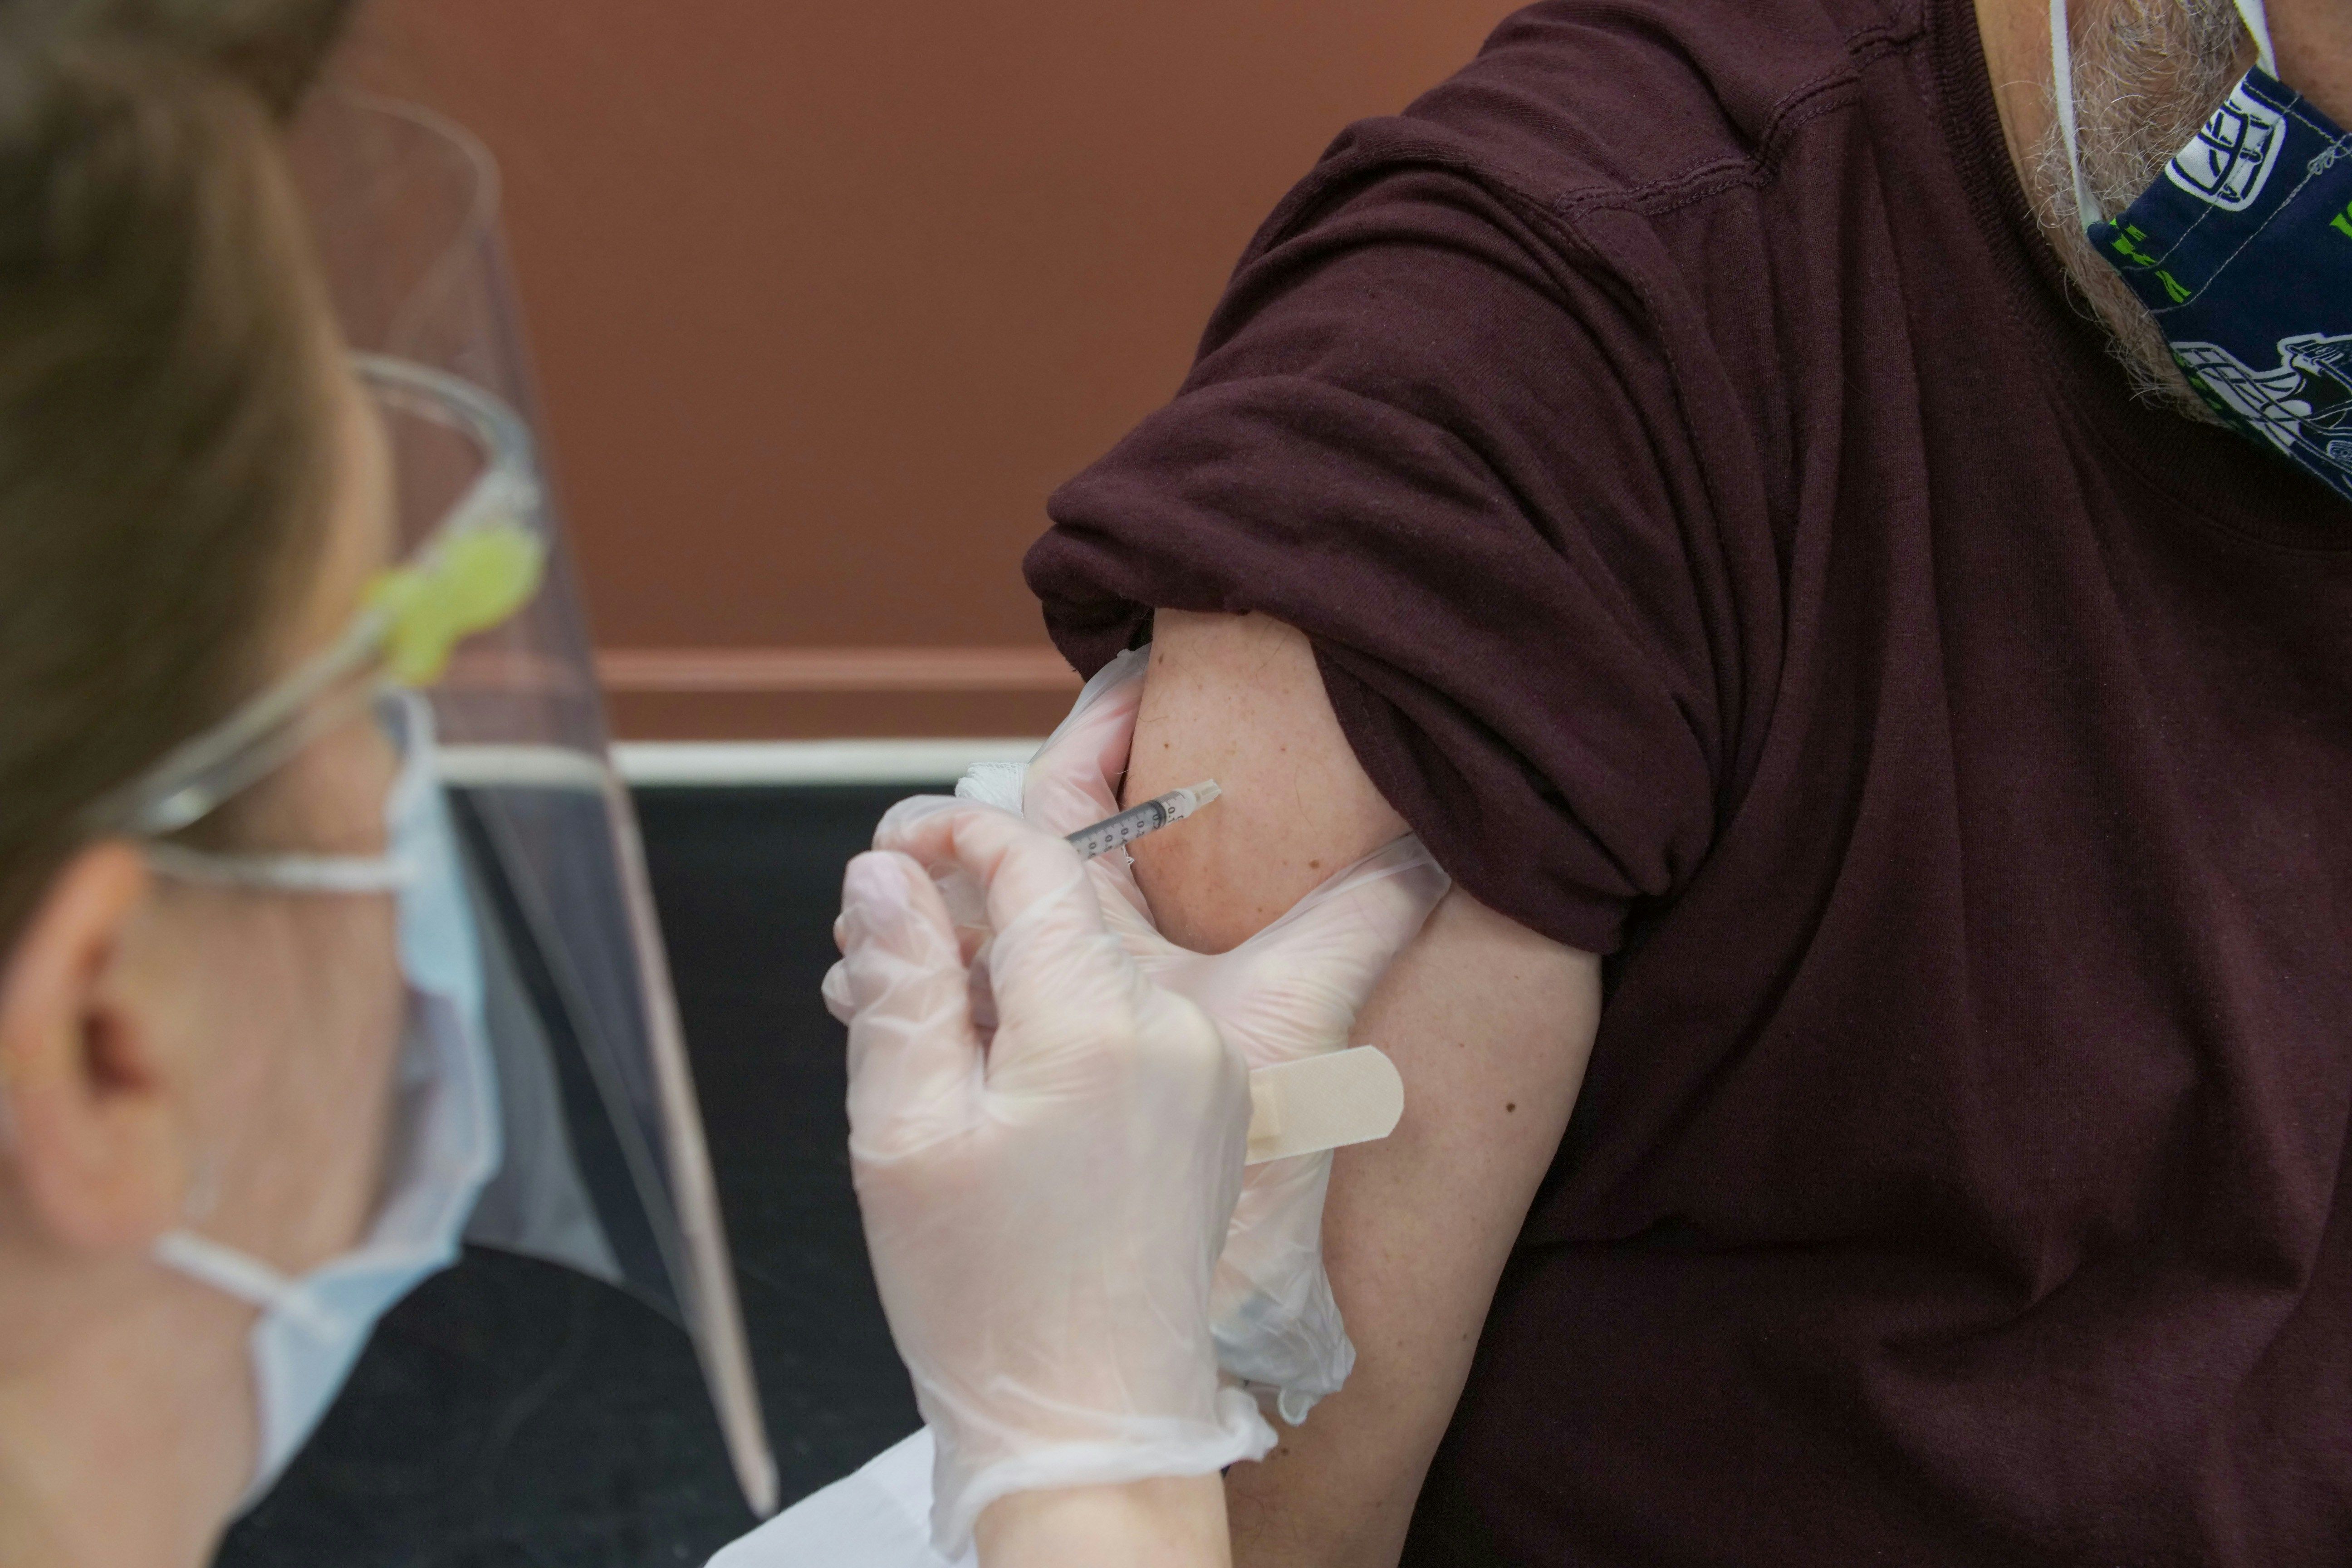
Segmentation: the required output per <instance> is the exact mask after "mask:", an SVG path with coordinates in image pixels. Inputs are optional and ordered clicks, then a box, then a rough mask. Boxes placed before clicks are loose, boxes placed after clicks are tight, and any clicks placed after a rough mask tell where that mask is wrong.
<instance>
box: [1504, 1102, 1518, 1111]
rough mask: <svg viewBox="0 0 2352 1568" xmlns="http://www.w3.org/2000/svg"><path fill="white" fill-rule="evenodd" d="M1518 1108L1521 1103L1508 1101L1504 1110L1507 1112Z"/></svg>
mask: <svg viewBox="0 0 2352 1568" xmlns="http://www.w3.org/2000/svg"><path fill="white" fill-rule="evenodd" d="M1518 1108H1519V1102H1518V1101H1517V1100H1505V1101H1504V1102H1503V1109H1504V1110H1506V1111H1512V1110H1517V1109H1518Z"/></svg>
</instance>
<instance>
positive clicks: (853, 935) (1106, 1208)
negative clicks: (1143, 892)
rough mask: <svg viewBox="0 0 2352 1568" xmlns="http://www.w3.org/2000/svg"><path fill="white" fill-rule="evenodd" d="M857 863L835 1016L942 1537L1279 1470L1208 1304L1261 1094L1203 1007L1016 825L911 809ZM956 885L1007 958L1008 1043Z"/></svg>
mask: <svg viewBox="0 0 2352 1568" xmlns="http://www.w3.org/2000/svg"><path fill="white" fill-rule="evenodd" d="M875 844H876V847H877V849H878V850H881V851H884V852H883V853H877V854H869V855H863V856H860V857H858V858H856V860H854V861H852V862H851V863H850V867H849V871H848V875H847V877H846V878H845V882H844V887H843V913H842V919H841V922H840V924H839V926H838V927H837V930H838V932H839V934H840V937H841V942H842V949H843V958H842V962H841V963H838V964H836V965H835V968H834V971H833V973H831V974H829V975H827V976H826V979H825V996H826V1000H827V1002H828V1004H829V1005H831V1006H832V1007H833V1009H834V1011H835V1015H836V1016H839V1017H841V1018H843V1019H844V1020H845V1022H846V1023H847V1024H848V1025H849V1128H850V1131H849V1152H850V1168H851V1174H852V1176H853V1178H854V1179H855V1182H856V1188H857V1203H858V1210H859V1213H860V1215H862V1217H863V1219H864V1221H865V1226H866V1245H867V1248H868V1250H869V1251H870V1253H871V1254H872V1257H873V1261H874V1273H875V1279H876V1283H877V1285H878V1286H879V1288H880V1290H881V1296H882V1304H883V1308H884V1310H885V1312H886V1314H887V1316H888V1318H889V1321H890V1335H891V1338H892V1339H893V1340H894V1341H895V1342H897V1344H898V1353H899V1355H900V1357H901V1358H902V1359H904V1361H905V1362H906V1363H907V1369H908V1373H911V1374H912V1377H913V1379H914V1384H915V1399H916V1403H917V1404H918V1405H919V1406H920V1407H921V1410H922V1413H923V1420H924V1422H925V1424H926V1425H928V1426H929V1427H930V1429H931V1433H932V1436H933V1438H934V1440H935V1442H936V1444H937V1460H936V1464H935V1468H934V1473H933V1482H932V1495H933V1505H932V1515H931V1519H932V1536H933V1540H934V1541H935V1542H936V1543H937V1544H938V1546H939V1548H940V1551H941V1552H942V1553H943V1554H945V1555H947V1556H949V1557H953V1556H955V1555H956V1554H957V1553H958V1552H960V1551H961V1549H962V1546H963V1543H964V1542H965V1541H966V1540H967V1539H968V1538H969V1536H970V1532H971V1526H972V1524H973V1521H975V1520H977V1519H978V1517H979V1515H980V1513H981V1510H982V1509H983V1508H985V1507H986V1506H987V1505H988V1504H989V1503H990V1502H992V1501H993V1500H995V1499H997V1498H1000V1497H1003V1496H1004V1495H1005V1494H1006V1493H1008V1492H1014V1491H1026V1490H1034V1489H1045V1488H1057V1487H1072V1486H1080V1485H1097V1484H1106V1483H1112V1482H1120V1481H1129V1480H1137V1479H1144V1478H1147V1477H1153V1476H1177V1475H1206V1474H1211V1473H1213V1472H1214V1471H1216V1470H1218V1469H1220V1468H1223V1467H1224V1466H1226V1465H1229V1464H1232V1463H1234V1461H1236V1460H1239V1459H1254V1458H1258V1457H1259V1456H1260V1455H1262V1454H1264V1453H1265V1450H1266V1449H1267V1448H1268V1447H1272V1445H1273V1442H1274V1434H1273V1432H1272V1431H1271V1430H1270V1429H1269V1428H1268V1427H1267V1426H1266V1425H1265V1420H1264V1419H1263V1418H1262V1417H1261V1416H1260V1415H1259V1414H1258V1412H1257V1409H1256V1407H1255V1405H1253V1404H1252V1403H1251V1401H1250V1399H1249V1397H1248V1395H1246V1394H1244V1393H1242V1392H1241V1391H1240V1390H1239V1389H1235V1388H1229V1387H1223V1386H1221V1384H1220V1380H1219V1378H1218V1375H1217V1366H1216V1352H1215V1350H1214V1347H1213V1343H1212V1342H1211V1339H1210V1335H1209V1325H1208V1316H1209V1280H1210V1274H1211V1270H1212V1268H1213V1266H1214V1263H1215V1259H1216V1256H1217V1251H1218V1248H1219V1247H1220V1246H1221V1245H1222V1244H1223V1239H1224V1236H1225V1228H1226V1225H1227V1222H1228V1219H1229V1217H1230V1215H1232V1212H1233V1205H1234V1195H1235V1194H1236V1193H1237V1191H1238V1190H1239V1188H1240V1185H1241V1177H1242V1157H1243V1149H1244V1143H1245V1142H1246V1140H1247V1137H1248V1129H1249V1089H1248V1079H1247V1072H1246V1069H1245V1068H1244V1066H1243V1064H1242V1061H1241V1058H1240V1057H1239V1055H1238V1054H1237V1053H1236V1052H1234V1050H1233V1048H1232V1047H1230V1046H1229V1045H1228V1044H1227V1043H1226V1042H1225V1041H1224V1039H1223V1037H1221V1036H1220V1035H1219V1033H1218V1030H1217V1028H1216V1026H1215V1025H1214V1024H1213V1022H1212V1021H1211V1020H1210V1018H1209V1017H1208V1016H1206V1015H1205V1014H1204V1013H1203V1012H1202V1010H1201V1009H1200V1008H1199V1007H1198V1006H1196V1005H1193V1004H1192V1003H1191V1002H1188V1001H1186V1000H1184V999H1183V998H1182V997H1180V996H1177V995H1174V994H1171V993H1170V992H1168V991H1166V990H1164V989H1162V988H1160V987H1159V986H1157V985H1154V984H1151V983H1150V981H1149V980H1147V979H1146V978H1145V977H1144V975H1143V974H1142V973H1141V972H1140V970H1139V968H1138V967H1137V966H1136V964H1135V963H1134V962H1133V961H1132V960H1131V959H1130V958H1129V956H1128V955H1127V954H1126V952H1123V951H1122V950H1121V948H1120V945H1119V943H1118V940H1117V939H1116V938H1114V937H1113V936H1111V935H1110V934H1109V932H1108V931H1106V930H1105V928H1104V924H1103V916H1102V910H1101V909H1100V907H1099V906H1098V904H1097V901H1096V895H1095V890H1094V888H1093V886H1092V884H1091V883H1090V882H1089V881H1088V879H1087V877H1086V875H1085V873H1084V870H1083V868H1081V866H1080V864H1079V861H1078V858H1077V854H1076V851H1074V850H1073V849H1071V848H1070V847H1069V846H1068V845H1067V844H1065V843H1063V842H1062V841H1061V840H1060V839H1059V838H1058V837H1054V836H1052V835H1049V834H1046V833H1043V832H1040V831H1039V830H1038V829H1036V828H1034V827H1032V826H1029V825H1027V824H1025V823H1024V822H1022V821H1021V820H1020V819H1019V818H1018V817H1015V816H1011V815H1010V814H1007V813H1004V812H1001V811H995V810H992V809H989V808H986V807H982V806H974V805H967V804H965V803H963V802H961V801H953V800H944V799H937V798H934V799H929V800H920V799H918V800H912V801H907V802H904V803H902V804H901V805H898V807H896V808H894V809H893V810H892V811H891V813H890V814H889V816H887V817H885V818H884V819H883V823H882V826H881V828H880V829H879V830H878V831H877V834H876V836H875ZM950 871H951V872H952V873H953V876H954V879H956V880H958V881H960V882H961V884H962V886H963V887H964V888H965V889H966V890H967V891H969V892H971V894H973V895H974V896H975V897H976V899H977V900H978V908H977V909H976V910H971V911H968V913H969V914H970V916H971V917H972V918H976V919H977V920H979V921H982V922H984V925H985V928H986V930H987V931H988V932H989V933H990V937H989V952H988V960H987V963H988V969H989V973H990V979H991V985H990V990H991V993H992V1011H993V1015H994V1017H993V1027H992V1031H988V1032H986V1038H985V1039H984V1040H983V1032H984V1031H983V1028H982V1026H981V1025H979V1024H978V1023H976V1022H975V1020H974V1018H973V1016H972V1009H971V986H970V984H969V981H968V977H967V967H968V964H969V963H970V960H971V945H970V943H969V942H968V941H966V940H960V937H959V930H958V924H957V921H955V919H954V918H953V917H951V916H950V912H949V910H948V907H947V904H946V903H945V902H944V901H943V900H942V899H941V897H940V892H939V889H937V887H935V886H934V883H933V877H934V876H945V875H946V874H948V873H950Z"/></svg>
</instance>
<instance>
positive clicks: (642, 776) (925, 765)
mask: <svg viewBox="0 0 2352 1568" xmlns="http://www.w3.org/2000/svg"><path fill="white" fill-rule="evenodd" d="M1044 744H1045V742H1044V740H1043V739H1038V740H1026V739H1021V738H1017V737H992V738H988V739H981V740H923V741H623V742H618V743H617V744H615V745H614V747H613V759H614V762H615V763H618V764H619V765H620V769H621V776H622V777H623V778H624V779H625V780H627V781H628V782H629V783H630V784H635V785H639V786H644V785H689V786H691V785H702V786H720V787H723V786H726V785H730V784H735V785H744V784H751V785H758V784H950V783H952V782H953V781H955V780H957V779H960V778H961V777H962V776H963V774H964V770H965V769H967V768H970V767H971V766H972V765H973V764H975V763H1025V762H1027V761H1028V760H1029V759H1030V758H1031V757H1032V756H1034V755H1035V754H1036V751H1037V748H1038V747H1039V746H1042V745H1044Z"/></svg>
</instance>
